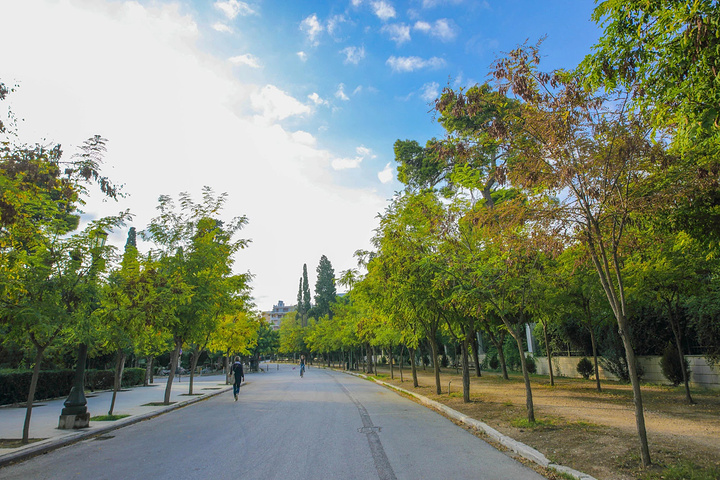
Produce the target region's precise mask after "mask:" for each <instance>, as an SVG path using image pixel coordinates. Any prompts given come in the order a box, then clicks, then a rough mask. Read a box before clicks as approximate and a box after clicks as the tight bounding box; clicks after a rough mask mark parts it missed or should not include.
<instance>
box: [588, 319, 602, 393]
mask: <svg viewBox="0 0 720 480" xmlns="http://www.w3.org/2000/svg"><path fill="white" fill-rule="evenodd" d="M590 343H591V344H592V351H593V362H594V363H595V382H596V383H597V391H598V392H602V387H601V386H600V369H599V368H598V354H597V340H595V331H594V330H593V329H592V328H590Z"/></svg>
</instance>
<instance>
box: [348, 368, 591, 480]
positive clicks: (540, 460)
mask: <svg viewBox="0 0 720 480" xmlns="http://www.w3.org/2000/svg"><path fill="white" fill-rule="evenodd" d="M342 373H346V374H348V375H353V376H355V377H360V378H364V379H366V380H372V381H373V382H375V383H377V384H378V385H382V386H384V387H387V388H389V389H391V390H395V391H398V392H402V393H404V394H406V395H409V396H411V397H413V398H416V399H417V400H418V401H419V402H420V403H422V404H423V405H425V406H427V407H430V408H433V409H435V410H437V411H440V412H442V413H443V414H444V415H446V416H447V417H449V418H451V419H453V420H456V421H458V422H461V423H463V424H465V425H467V426H469V427H471V428H473V429H474V430H478V431H481V432H484V433H485V434H486V435H487V436H488V437H490V438H492V439H493V440H494V441H496V442H497V443H499V444H501V445H502V446H504V447H506V448H507V449H508V450H510V451H512V452H515V453H517V454H518V455H520V456H521V457H523V458H525V459H526V460H530V461H531V462H534V463H536V464H538V465H540V466H541V467H545V468H550V469H553V470H556V471H558V472H561V473H565V474H568V475H571V476H573V477H575V478H577V479H578V480H597V479H596V478H595V477H593V476H591V475H588V474H587V473H583V472H579V471H577V470H575V469H572V468H570V467H566V466H564V465H558V464H557V463H553V462H551V461H550V460H549V459H548V458H547V457H546V456H545V455H543V454H542V453H540V452H539V451H537V450H535V449H534V448H532V447H530V446H528V445H525V444H524V443H521V442H518V441H517V440H514V439H512V438H510V437H508V436H507V435H505V434H502V433H500V432H498V431H497V430H495V429H494V428H492V427H491V426H490V425H488V424H486V423H484V422H481V421H479V420H475V419H474V418H470V417H468V416H467V415H465V414H463V413H460V412H458V411H457V410H453V409H452V408H450V407H448V406H447V405H443V404H442V403H439V402H436V401H435V400H430V399H429V398H427V397H425V396H423V395H418V394H417V393H415V392H410V391H408V390H405V389H404V388H400V387H398V386H396V385H392V384H390V383H386V382H383V381H382V380H378V379H376V378H373V377H368V376H367V375H363V374H361V373H352V372H346V371H343V372H342Z"/></svg>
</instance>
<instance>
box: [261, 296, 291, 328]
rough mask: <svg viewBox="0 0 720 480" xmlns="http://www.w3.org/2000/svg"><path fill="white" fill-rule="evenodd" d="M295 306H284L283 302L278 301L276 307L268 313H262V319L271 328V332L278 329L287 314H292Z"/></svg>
mask: <svg viewBox="0 0 720 480" xmlns="http://www.w3.org/2000/svg"><path fill="white" fill-rule="evenodd" d="M296 307H297V306H296V305H285V302H283V301H282V300H278V303H277V305H273V309H272V310H270V311H268V312H262V316H263V318H264V319H265V320H266V321H267V322H268V323H269V324H270V325H271V326H272V328H273V330H279V329H280V321H281V320H282V318H283V317H284V316H285V314H286V313H288V312H294V311H295V309H296Z"/></svg>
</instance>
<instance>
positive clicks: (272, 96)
mask: <svg viewBox="0 0 720 480" xmlns="http://www.w3.org/2000/svg"><path fill="white" fill-rule="evenodd" d="M250 102H251V104H252V106H253V108H254V109H255V110H256V111H258V112H260V113H261V116H262V118H263V119H264V120H267V121H277V120H284V119H286V118H288V117H294V116H298V115H304V114H306V113H310V107H308V106H307V105H305V104H303V103H301V102H299V101H297V100H296V99H295V98H294V97H292V96H290V95H288V94H287V93H285V92H283V91H282V90H280V89H279V88H278V87H276V86H275V85H265V86H264V87H263V88H262V89H261V90H260V91H258V92H254V93H253V94H252V95H251V97H250Z"/></svg>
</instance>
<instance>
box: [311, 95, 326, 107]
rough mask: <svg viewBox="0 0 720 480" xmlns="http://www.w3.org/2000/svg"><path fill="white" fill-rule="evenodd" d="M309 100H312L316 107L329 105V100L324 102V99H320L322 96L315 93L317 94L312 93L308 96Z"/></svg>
mask: <svg viewBox="0 0 720 480" xmlns="http://www.w3.org/2000/svg"><path fill="white" fill-rule="evenodd" d="M308 99H310V101H311V102H313V103H314V104H315V105H327V104H328V101H327V100H323V99H322V98H321V97H320V95H318V94H317V93H315V92H313V93H311V94H310V95H308Z"/></svg>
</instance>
